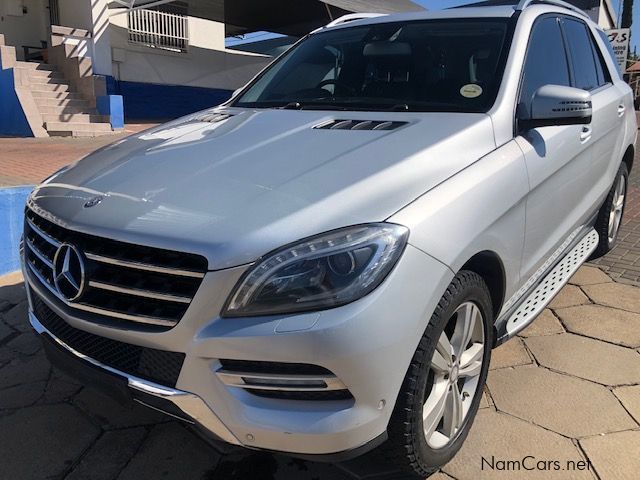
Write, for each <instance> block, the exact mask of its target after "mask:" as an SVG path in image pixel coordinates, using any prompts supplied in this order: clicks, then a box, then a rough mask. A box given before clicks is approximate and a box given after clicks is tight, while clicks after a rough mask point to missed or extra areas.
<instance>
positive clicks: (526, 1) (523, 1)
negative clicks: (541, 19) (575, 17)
mask: <svg viewBox="0 0 640 480" xmlns="http://www.w3.org/2000/svg"><path fill="white" fill-rule="evenodd" d="M534 3H535V4H542V5H554V6H556V7H562V8H566V9H568V10H571V11H573V12H575V13H577V14H579V15H581V16H583V17H586V18H590V17H589V15H587V13H586V12H585V11H584V10H581V9H579V8H578V7H576V6H575V5H571V4H570V3H568V2H563V1H562V0H520V1H519V2H518V5H516V6H515V7H514V10H516V11H522V10H524V9H525V8H527V7H528V6H529V5H532V4H534Z"/></svg>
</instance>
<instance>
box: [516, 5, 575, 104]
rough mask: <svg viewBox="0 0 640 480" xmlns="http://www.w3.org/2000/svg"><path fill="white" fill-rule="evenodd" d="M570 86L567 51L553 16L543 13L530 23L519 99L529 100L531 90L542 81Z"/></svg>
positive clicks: (556, 20) (545, 83) (531, 94)
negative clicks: (545, 15) (530, 29)
mask: <svg viewBox="0 0 640 480" xmlns="http://www.w3.org/2000/svg"><path fill="white" fill-rule="evenodd" d="M548 84H552V85H564V86H570V82H569V67H568V64H567V55H566V52H565V48H564V43H563V40H562V34H561V32H560V25H559V22H558V19H557V18H554V17H546V18H543V19H541V20H538V21H537V22H536V23H535V25H534V26H533V30H532V32H531V38H530V39H529V47H528V50H527V58H526V60H525V64H524V77H523V80H522V90H521V93H520V101H521V102H526V103H528V102H530V101H531V97H533V94H534V93H535V91H536V90H537V89H538V88H540V87H542V86H543V85H548Z"/></svg>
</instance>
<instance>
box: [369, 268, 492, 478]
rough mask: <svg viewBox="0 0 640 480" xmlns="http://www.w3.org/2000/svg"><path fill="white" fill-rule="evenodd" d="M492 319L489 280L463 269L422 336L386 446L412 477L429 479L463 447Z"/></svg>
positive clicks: (480, 387) (481, 383)
mask: <svg viewBox="0 0 640 480" xmlns="http://www.w3.org/2000/svg"><path fill="white" fill-rule="evenodd" d="M492 321H493V313H492V308H491V298H490V295H489V290H488V288H487V286H486V284H485V282H484V281H483V280H482V278H481V277H480V276H479V275H477V274H476V273H474V272H469V271H462V272H460V273H458V274H457V275H456V276H455V278H454V279H453V281H452V282H451V284H450V285H449V287H448V288H447V291H446V292H445V294H444V296H443V297H442V298H441V300H440V302H439V303H438V307H437V308H436V311H435V312H434V314H433V315H432V317H431V320H430V321H429V325H428V326H427V329H426V331H425V333H424V335H423V336H422V338H421V340H420V344H419V345H418V349H417V350H416V352H415V354H414V356H413V360H412V362H411V365H410V366H409V369H408V371H407V374H406V376H405V380H404V383H403V385H402V389H401V391H400V394H399V396H398V400H397V402H396V406H395V408H394V412H393V414H392V417H391V420H390V422H389V427H388V433H389V441H388V442H387V443H386V444H385V445H383V446H382V447H381V448H383V449H384V450H385V455H386V456H387V457H388V458H389V460H390V461H392V462H393V463H394V464H395V465H396V466H397V467H399V468H401V469H402V470H404V471H405V472H406V473H407V474H408V475H413V476H415V477H416V478H424V477H425V476H426V475H429V474H430V473H432V472H434V471H435V470H437V469H438V468H439V467H440V466H442V465H444V464H445V463H447V462H448V461H449V460H450V459H451V458H453V456H454V455H455V454H456V453H457V452H458V450H459V449H460V447H461V446H462V443H463V442H464V440H465V438H466V436H467V434H468V433H469V429H470V428H471V424H472V423H473V419H474V418H475V415H476V412H477V410H478V406H479V403H480V398H481V396H482V391H483V388H484V384H485V381H486V377H487V371H488V368H489V359H490V355H491V346H492V344H493V328H492Z"/></svg>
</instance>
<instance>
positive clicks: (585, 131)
mask: <svg viewBox="0 0 640 480" xmlns="http://www.w3.org/2000/svg"><path fill="white" fill-rule="evenodd" d="M592 132H593V131H592V130H591V127H588V126H587V125H585V126H584V127H582V130H581V131H580V142H582V143H584V142H588V141H589V139H590V138H591V134H592Z"/></svg>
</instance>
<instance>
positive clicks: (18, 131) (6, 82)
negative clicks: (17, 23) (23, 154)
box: [0, 68, 33, 225]
mask: <svg viewBox="0 0 640 480" xmlns="http://www.w3.org/2000/svg"><path fill="white" fill-rule="evenodd" d="M0 135H7V136H12V137H33V132H32V131H31V127H30V126H29V122H27V117H26V116H25V115H24V111H23V110H22V105H20V101H19V100H18V96H17V95H16V90H15V82H14V79H13V69H12V68H9V69H7V70H0ZM0 225H2V224H0Z"/></svg>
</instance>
